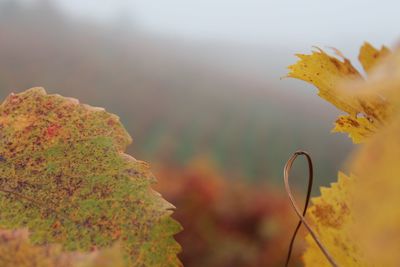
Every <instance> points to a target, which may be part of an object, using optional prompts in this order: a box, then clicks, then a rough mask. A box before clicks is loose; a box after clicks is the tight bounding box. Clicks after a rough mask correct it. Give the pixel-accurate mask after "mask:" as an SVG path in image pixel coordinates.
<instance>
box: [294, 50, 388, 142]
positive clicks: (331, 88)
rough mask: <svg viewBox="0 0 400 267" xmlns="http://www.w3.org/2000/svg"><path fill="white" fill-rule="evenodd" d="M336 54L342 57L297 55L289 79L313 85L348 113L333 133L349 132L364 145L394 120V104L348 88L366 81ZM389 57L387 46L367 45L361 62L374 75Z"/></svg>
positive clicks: (329, 100)
mask: <svg viewBox="0 0 400 267" xmlns="http://www.w3.org/2000/svg"><path fill="white" fill-rule="evenodd" d="M335 51H336V54H337V56H338V57H339V58H338V57H334V56H330V55H328V54H327V53H325V52H324V51H323V50H321V49H317V50H316V51H313V52H312V54H311V55H303V54H298V55H297V56H298V57H299V59H300V60H299V61H298V62H297V63H295V64H294V65H291V66H289V73H288V75H287V76H288V77H291V78H296V79H300V80H303V81H306V82H309V83H311V84H313V85H314V86H315V87H317V88H318V89H319V92H318V95H319V96H320V97H322V98H323V99H325V100H326V101H328V102H330V103H331V104H333V105H334V106H335V107H336V108H338V109H339V110H341V111H343V112H345V113H347V115H344V116H340V117H339V118H338V119H337V120H336V122H335V126H334V128H333V132H343V133H347V134H349V136H350V137H351V138H352V140H353V142H354V143H362V142H364V141H365V140H367V139H368V138H369V137H370V136H372V135H373V134H374V133H375V132H376V130H377V129H379V128H380V127H382V126H383V125H385V123H386V122H387V121H388V120H389V119H390V118H391V114H392V107H391V103H390V102H388V101H387V100H386V99H385V98H382V97H381V96H380V95H375V94H360V93H359V92H354V90H352V89H351V88H349V87H348V86H346V85H348V84H352V83H363V82H365V81H364V78H363V77H362V75H361V74H360V73H359V72H358V71H357V70H356V69H355V68H354V67H353V65H352V64H351V62H350V60H348V59H347V58H345V57H343V56H342V54H341V53H340V52H339V51H337V50H335ZM389 54H390V51H389V50H388V49H387V48H386V47H382V48H381V49H380V50H377V49H375V48H374V47H372V46H371V45H370V44H368V43H365V44H364V45H363V46H362V47H361V49H360V54H359V60H360V62H361V64H362V65H363V67H364V69H365V71H366V72H367V73H371V71H372V70H373V69H374V68H375V67H376V65H378V63H380V62H383V61H384V60H385V59H386V57H387V56H388V55H389Z"/></svg>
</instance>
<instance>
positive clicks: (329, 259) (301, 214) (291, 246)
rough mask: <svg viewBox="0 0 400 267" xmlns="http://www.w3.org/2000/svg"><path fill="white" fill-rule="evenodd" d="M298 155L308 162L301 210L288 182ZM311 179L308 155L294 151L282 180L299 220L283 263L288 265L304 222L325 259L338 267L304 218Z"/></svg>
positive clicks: (311, 164) (310, 165)
mask: <svg viewBox="0 0 400 267" xmlns="http://www.w3.org/2000/svg"><path fill="white" fill-rule="evenodd" d="M298 156H304V157H306V159H307V163H308V187H307V196H306V201H305V203H304V208H303V212H301V211H300V209H299V207H298V206H297V204H296V200H295V199H294V197H293V194H292V190H291V189H290V184H289V175H290V171H291V169H292V166H293V163H294V161H295V160H296V159H297V157H298ZM313 179H314V170H313V163H312V160H311V157H310V155H309V154H308V153H307V152H305V151H296V152H295V153H293V155H292V156H291V157H290V158H289V160H288V161H287V162H286V164H285V168H284V171H283V180H284V182H285V190H286V193H287V195H288V196H289V200H290V204H291V205H292V207H293V209H294V210H295V212H296V214H297V216H298V217H299V219H300V220H299V222H298V223H297V226H296V229H295V231H294V233H293V235H292V239H291V241H290V245H289V250H288V255H287V258H286V263H285V266H286V267H287V266H289V261H290V257H291V255H292V250H293V245H294V241H295V239H296V236H297V233H298V231H299V229H300V227H301V225H302V224H304V226H305V227H306V228H307V230H308V232H309V233H310V235H311V236H312V238H313V239H314V241H315V242H316V243H317V245H318V247H319V248H320V249H321V251H322V253H323V254H324V256H325V257H326V259H327V260H328V261H329V263H330V264H331V265H332V266H333V267H338V266H339V265H338V264H337V263H336V261H335V260H334V258H333V257H332V255H331V254H330V253H329V251H328V250H327V249H326V247H325V246H324V245H323V244H322V242H321V241H320V239H319V238H318V236H317V235H316V234H315V232H314V230H313V229H312V228H311V226H310V224H309V223H308V222H307V220H306V219H305V215H306V213H307V208H308V204H309V202H310V198H311V190H312V185H313Z"/></svg>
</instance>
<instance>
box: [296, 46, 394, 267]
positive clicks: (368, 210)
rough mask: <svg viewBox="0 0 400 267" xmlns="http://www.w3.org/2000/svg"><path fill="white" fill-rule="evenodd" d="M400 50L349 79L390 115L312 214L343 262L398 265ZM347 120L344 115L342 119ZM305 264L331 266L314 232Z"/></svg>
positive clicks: (326, 190)
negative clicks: (379, 100) (362, 77)
mask: <svg viewBox="0 0 400 267" xmlns="http://www.w3.org/2000/svg"><path fill="white" fill-rule="evenodd" d="M399 70H400V50H397V51H395V52H394V53H393V54H391V55H389V56H388V58H387V59H386V60H385V61H382V63H379V65H377V66H376V67H374V70H373V71H372V72H371V74H370V78H369V79H368V80H366V81H358V82H355V83H354V82H349V84H347V85H346V86H347V87H348V88H353V89H354V90H355V93H353V94H354V96H355V97H360V98H362V99H368V98H370V97H371V98H373V97H375V96H377V95H379V96H381V97H382V98H383V99H385V101H386V103H387V104H386V106H385V108H386V112H387V117H386V120H384V123H382V124H381V127H377V128H375V129H372V131H373V132H374V135H373V137H371V138H369V139H368V141H367V142H365V144H364V145H363V146H362V147H361V148H360V149H359V151H358V152H357V153H356V154H355V155H354V156H353V157H352V158H351V159H350V162H349V164H348V166H349V169H350V171H351V173H352V175H351V177H347V176H345V175H344V174H339V179H338V182H337V183H335V184H332V186H331V187H330V188H323V189H321V196H320V197H318V198H314V199H313V200H312V202H313V206H312V207H311V208H310V209H309V215H308V218H309V220H310V222H311V223H312V225H313V229H315V232H316V233H317V235H318V237H319V238H320V239H321V242H322V243H323V244H324V246H325V247H326V248H327V250H328V251H329V252H330V253H331V255H332V257H333V258H334V259H335V261H336V262H337V263H338V264H339V266H371V267H372V266H399V265H400V256H399V254H398V251H399V250H400V245H399V244H400V227H399V225H400V212H399V209H398V203H399V202H400V195H399V193H398V192H399V188H400V179H399V176H400V165H399V164H398V160H399V158H400V139H399V136H400V112H399V111H400V101H399V99H400V92H399V90H398V88H399V86H400V71H399ZM344 119H346V118H344ZM307 242H308V244H309V247H308V249H307V251H306V252H305V254H304V256H303V260H304V262H305V265H306V266H329V263H328V261H327V259H325V257H324V256H323V254H322V252H321V251H320V250H319V248H318V247H317V246H316V244H315V242H314V240H312V239H311V236H308V237H307Z"/></svg>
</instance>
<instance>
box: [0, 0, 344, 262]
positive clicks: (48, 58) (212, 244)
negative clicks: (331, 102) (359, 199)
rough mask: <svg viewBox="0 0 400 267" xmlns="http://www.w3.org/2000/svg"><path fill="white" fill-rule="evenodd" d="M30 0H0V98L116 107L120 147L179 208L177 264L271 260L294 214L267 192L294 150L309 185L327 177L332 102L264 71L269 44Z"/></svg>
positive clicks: (335, 148)
mask: <svg viewBox="0 0 400 267" xmlns="http://www.w3.org/2000/svg"><path fill="white" fill-rule="evenodd" d="M33 3H34V4H30V5H22V4H20V3H19V1H6V0H5V1H0V39H1V41H0V97H1V98H4V97H5V96H6V95H8V94H9V93H10V92H14V91H22V90H25V89H27V88H30V87H33V86H43V87H45V88H46V90H47V91H48V92H50V93H60V94H63V95H65V96H73V97H76V98H78V99H80V100H81V101H82V102H84V103H90V104H91V105H95V106H102V107H105V108H106V109H107V110H109V111H111V112H113V113H116V114H119V115H120V116H121V120H122V122H123V123H124V125H126V127H127V130H128V132H129V133H130V134H131V135H132V136H133V139H134V144H133V146H131V148H130V151H129V152H130V153H132V154H133V155H135V157H137V158H139V159H143V160H146V161H148V162H150V163H151V164H152V165H154V167H155V172H156V176H157V178H158V180H159V184H158V186H157V188H156V189H157V190H158V191H160V192H161V193H162V194H163V196H164V197H165V198H166V199H167V200H168V201H170V202H171V203H173V204H174V205H175V206H176V207H177V211H176V214H175V215H174V216H175V218H176V219H177V220H178V221H180V222H181V223H182V225H183V227H184V229H185V230H184V231H183V232H182V233H181V234H179V235H178V236H177V239H178V241H179V242H180V243H181V244H182V246H183V253H182V255H181V258H182V260H183V261H184V263H186V264H187V266H281V265H282V262H283V259H284V258H285V256H286V255H285V253H286V250H287V245H288V244H287V242H288V240H289V239H290V234H291V233H292V230H293V226H294V225H295V219H296V218H295V216H294V214H293V212H292V211H291V210H290V209H289V207H288V202H287V200H286V196H285V195H284V194H283V193H282V190H280V189H277V188H278V187H279V186H280V185H281V184H280V179H281V172H282V169H283V164H284V162H285V161H286V159H287V157H288V155H289V154H290V153H291V152H293V151H294V150H297V149H298V148H300V147H303V148H307V149H308V150H309V151H310V152H311V153H312V154H313V155H315V158H316V162H315V163H316V166H318V167H317V169H316V174H317V176H318V180H317V182H316V183H317V184H323V183H326V182H327V181H329V180H330V179H333V178H334V177H335V176H336V170H337V169H338V167H337V166H339V165H340V164H341V162H342V160H343V159H344V155H346V154H347V153H348V151H349V142H348V141H347V139H346V138H345V137H343V138H342V137H340V136H337V135H336V136H328V135H327V134H326V133H327V132H328V131H329V130H330V128H331V124H330V123H329V122H330V121H332V119H333V118H334V117H335V116H336V113H335V112H333V109H329V108H326V106H323V104H320V102H319V101H316V103H315V104H314V103H313V104H312V105H310V104H309V101H310V100H309V98H308V97H307V96H302V95H298V96H297V97H293V94H292V92H290V91H289V90H282V89H283V88H282V87H281V86H282V83H280V84H279V83H276V82H273V83H272V82H270V81H269V80H268V79H266V78H265V76H266V75H267V74H268V72H269V71H271V69H272V67H273V64H274V62H275V61H276V60H277V58H276V57H275V58H273V57H271V55H275V54H277V53H275V51H270V50H269V51H265V49H266V48H263V49H258V50H257V49H251V48H246V47H245V48H243V47H235V46H229V45H225V44H221V45H215V44H209V43H201V42H195V41H188V40H181V41H177V40H175V39H173V38H168V37H160V36H153V35H150V34H147V33H146V32H143V31H142V29H141V28H140V27H139V26H137V25H135V24H133V25H131V24H129V25H127V24H126V21H115V23H114V24H96V23H94V22H88V21H84V20H82V19H76V18H73V17H70V16H67V15H65V14H64V13H63V12H62V10H60V9H58V7H57V6H56V5H55V4H53V3H52V2H51V1H33ZM266 50H268V49H266ZM241 54H243V55H242V56H241ZM284 73H285V72H284V70H282V73H278V74H277V73H274V74H276V77H274V81H279V77H280V76H282V75H283V74H284ZM269 75H271V74H269ZM327 136H328V137H327ZM326 147H329V148H330V151H329V152H327V151H326ZM199 158H200V159H201V160H199ZM248 181H252V182H257V183H256V185H254V184H253V185H251V184H248V183H247V182H248ZM260 184H261V185H260ZM300 249H301V244H300V245H299V247H297V248H296V253H297V255H295V256H294V257H293V261H296V259H297V258H298V257H297V256H298V255H299V250H300Z"/></svg>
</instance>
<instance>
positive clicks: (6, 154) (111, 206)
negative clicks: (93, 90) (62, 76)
mask: <svg viewBox="0 0 400 267" xmlns="http://www.w3.org/2000/svg"><path fill="white" fill-rule="evenodd" d="M0 129H1V132H0V155H1V160H0V191H1V192H0V210H1V213H0V227H2V228H6V229H14V228H21V227H26V228H28V229H29V231H30V232H31V235H30V240H31V241H32V243H33V244H39V245H40V244H47V243H59V244H61V245H62V246H63V249H65V250H69V251H70V250H78V251H88V250H90V249H93V248H106V247H110V246H112V245H113V244H114V243H115V242H119V243H120V244H121V246H122V249H123V252H124V256H125V258H126V259H127V261H128V262H129V263H130V265H135V266H136V265H145V266H161V265H162V266H165V265H168V266H179V265H181V264H180V261H179V260H178V258H177V253H178V252H179V251H180V246H179V245H178V244H177V243H176V241H175V240H174V238H173V235H174V234H175V233H177V232H179V231H180V229H181V227H180V225H179V224H178V223H177V222H175V221H174V220H173V219H171V217H170V215H171V213H172V209H173V206H172V205H171V204H169V203H168V202H166V201H165V200H164V199H163V198H162V197H161V196H160V195H159V194H158V193H156V192H155V191H153V190H152V189H151V185H152V184H153V183H154V182H155V179H154V177H153V176H152V174H151V172H150V169H149V166H148V165H147V164H146V163H145V162H142V161H138V160H136V159H134V158H133V157H131V156H129V155H127V154H125V153H124V151H125V149H126V147H127V145H129V144H130V143H131V138H130V136H129V135H128V133H127V132H126V130H125V129H124V127H123V126H122V124H121V123H120V121H119V118H118V117H117V116H115V115H113V114H110V113H107V112H106V111H104V110H103V109H101V108H94V107H90V106H87V105H83V104H80V103H79V102H78V101H77V100H75V99H69V98H64V97H61V96H59V95H48V94H46V92H45V91H44V90H43V89H42V88H33V89H30V90H28V91H26V92H23V93H20V94H12V95H10V96H9V97H8V98H7V99H6V100H5V101H4V103H3V104H1V105H0Z"/></svg>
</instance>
